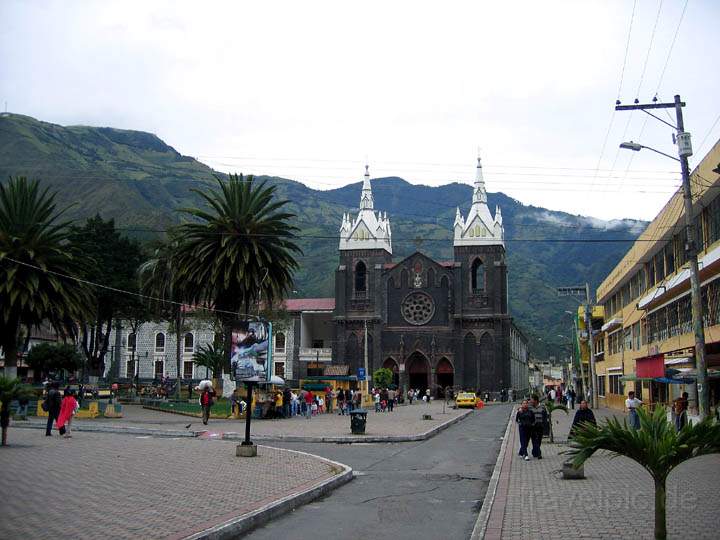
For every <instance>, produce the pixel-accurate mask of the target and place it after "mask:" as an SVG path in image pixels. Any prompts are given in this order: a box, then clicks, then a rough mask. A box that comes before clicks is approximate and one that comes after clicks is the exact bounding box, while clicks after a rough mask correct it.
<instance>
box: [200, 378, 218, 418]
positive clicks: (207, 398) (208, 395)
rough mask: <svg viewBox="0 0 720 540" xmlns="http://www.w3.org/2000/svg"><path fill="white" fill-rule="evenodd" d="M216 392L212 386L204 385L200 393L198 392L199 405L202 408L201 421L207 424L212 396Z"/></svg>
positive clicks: (213, 396)
mask: <svg viewBox="0 0 720 540" xmlns="http://www.w3.org/2000/svg"><path fill="white" fill-rule="evenodd" d="M216 395H217V394H216V393H215V390H214V389H213V387H212V386H207V385H206V386H204V387H203V390H202V394H200V407H201V408H202V423H203V424H205V425H206V426H207V423H208V420H209V419H210V409H211V408H212V406H213V403H214V401H213V400H214V398H215V396H216Z"/></svg>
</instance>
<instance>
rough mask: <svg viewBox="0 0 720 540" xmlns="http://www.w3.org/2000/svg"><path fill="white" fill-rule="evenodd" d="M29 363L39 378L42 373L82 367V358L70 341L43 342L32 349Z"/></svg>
mask: <svg viewBox="0 0 720 540" xmlns="http://www.w3.org/2000/svg"><path fill="white" fill-rule="evenodd" d="M27 363H28V365H29V366H30V367H31V368H32V369H33V371H34V372H35V377H36V379H37V378H39V377H40V376H42V374H49V373H56V372H58V371H66V372H68V373H71V372H74V371H76V370H77V369H78V368H79V367H80V365H81V363H82V358H81V357H80V354H79V353H78V352H77V349H75V346H73V345H71V344H69V343H58V344H55V343H41V344H39V345H36V346H35V347H33V348H32V349H30V352H29V353H28V355H27Z"/></svg>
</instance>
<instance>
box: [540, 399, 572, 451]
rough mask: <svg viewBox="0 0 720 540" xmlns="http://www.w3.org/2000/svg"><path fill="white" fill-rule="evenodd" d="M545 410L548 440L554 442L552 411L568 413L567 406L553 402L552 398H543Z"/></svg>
mask: <svg viewBox="0 0 720 540" xmlns="http://www.w3.org/2000/svg"><path fill="white" fill-rule="evenodd" d="M545 410H546V411H547V413H548V423H549V424H550V442H551V443H553V442H555V436H554V432H553V423H552V413H554V412H555V411H564V412H565V414H568V408H567V407H566V406H565V405H560V404H557V403H555V402H554V401H553V400H552V399H547V400H545Z"/></svg>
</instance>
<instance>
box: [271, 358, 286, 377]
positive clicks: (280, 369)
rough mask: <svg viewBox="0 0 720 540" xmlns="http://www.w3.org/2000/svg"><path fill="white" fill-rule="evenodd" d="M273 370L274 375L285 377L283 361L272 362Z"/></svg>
mask: <svg viewBox="0 0 720 540" xmlns="http://www.w3.org/2000/svg"><path fill="white" fill-rule="evenodd" d="M273 370H274V371H275V375H277V376H278V377H281V378H285V362H275V363H274V364H273Z"/></svg>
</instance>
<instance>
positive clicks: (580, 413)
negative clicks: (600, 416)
mask: <svg viewBox="0 0 720 540" xmlns="http://www.w3.org/2000/svg"><path fill="white" fill-rule="evenodd" d="M583 422H589V423H590V424H593V425H595V426H596V425H597V421H596V420H595V414H594V413H593V412H592V410H591V409H590V408H589V407H588V402H587V401H585V400H584V399H583V400H582V401H581V402H580V408H579V409H578V410H577V412H576V413H575V418H573V423H572V426H570V433H569V434H568V439H572V437H573V434H574V433H575V430H576V429H577V427H578V426H579V425H580V424H582V423H583Z"/></svg>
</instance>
